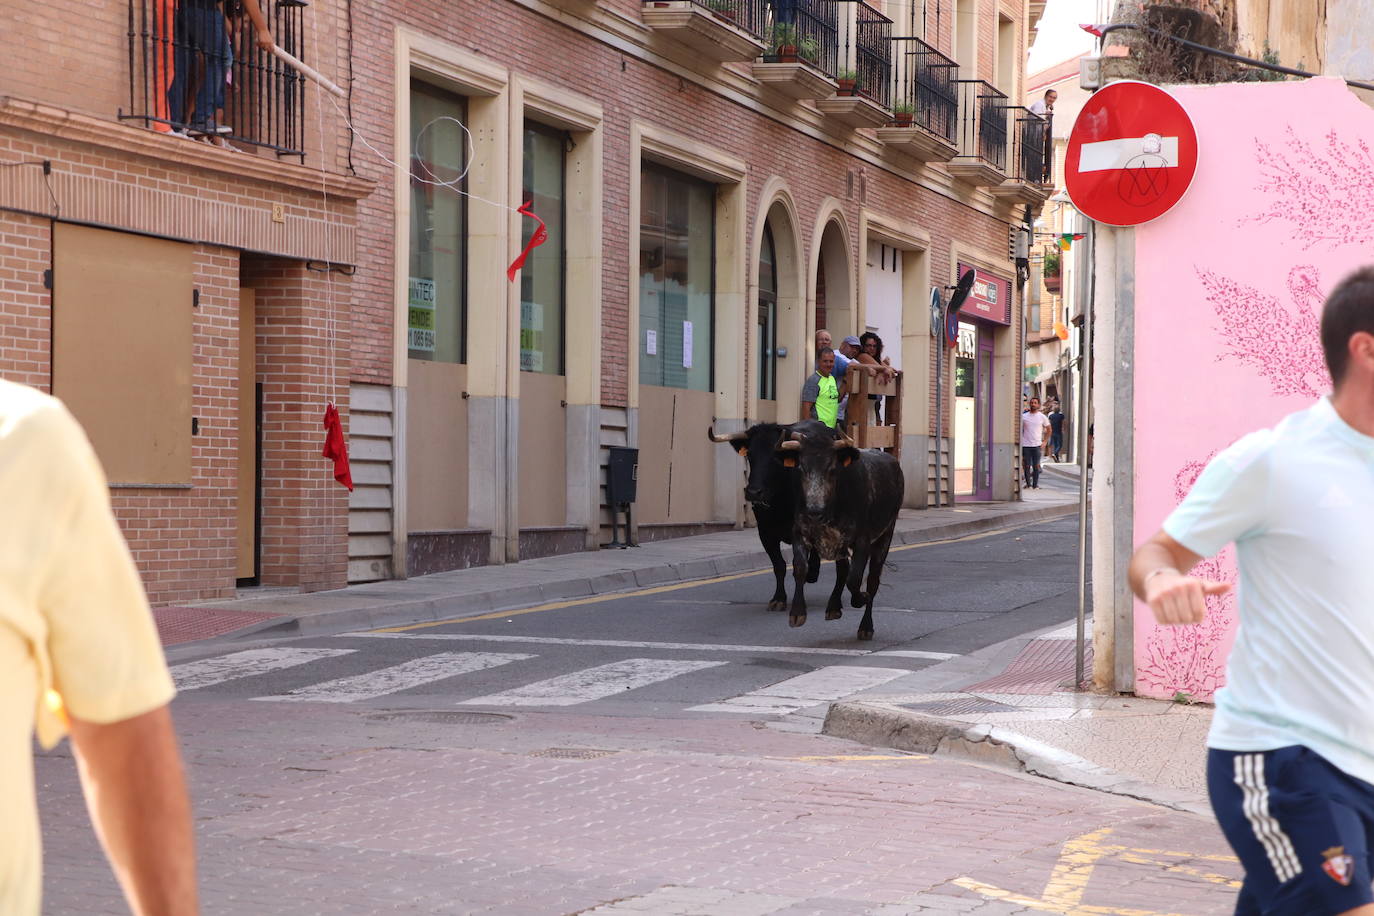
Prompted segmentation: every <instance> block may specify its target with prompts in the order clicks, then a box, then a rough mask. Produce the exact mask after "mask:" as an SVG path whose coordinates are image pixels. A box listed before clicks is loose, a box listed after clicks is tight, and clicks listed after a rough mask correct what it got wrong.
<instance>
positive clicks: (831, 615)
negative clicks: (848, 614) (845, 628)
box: [825, 608, 844, 620]
mask: <svg viewBox="0 0 1374 916" xmlns="http://www.w3.org/2000/svg"><path fill="white" fill-rule="evenodd" d="M843 616H844V611H842V610H840V609H839V608H826V609H825V619H826V620H839V619H840V618H841V617H843Z"/></svg>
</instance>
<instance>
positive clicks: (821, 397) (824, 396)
mask: <svg viewBox="0 0 1374 916" xmlns="http://www.w3.org/2000/svg"><path fill="white" fill-rule="evenodd" d="M834 372H835V351H834V350H832V349H830V348H829V347H823V348H822V349H821V352H820V357H819V358H818V359H817V360H816V371H815V372H813V373H811V377H810V378H808V379H807V380H806V384H804V385H802V406H801V409H802V419H804V420H805V419H810V420H820V421H821V422H822V423H824V424H825V425H826V426H829V427H830V428H831V429H834V428H835V424H836V423H837V422H839V416H840V388H839V386H838V385H837V384H835V375H834Z"/></svg>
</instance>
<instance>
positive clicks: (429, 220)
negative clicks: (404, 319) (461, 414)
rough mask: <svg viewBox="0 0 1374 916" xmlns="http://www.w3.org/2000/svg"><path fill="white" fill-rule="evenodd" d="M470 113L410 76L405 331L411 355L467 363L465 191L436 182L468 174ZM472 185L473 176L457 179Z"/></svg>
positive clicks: (452, 96) (458, 100) (455, 97)
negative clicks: (465, 128)
mask: <svg viewBox="0 0 1374 916" xmlns="http://www.w3.org/2000/svg"><path fill="white" fill-rule="evenodd" d="M466 114H467V111H466V105H465V103H464V100H463V97H462V96H459V95H455V94H453V93H451V92H445V91H444V90H442V89H438V88H435V87H433V86H430V85H428V84H426V83H422V82H420V81H418V80H415V81H412V82H411V84H410V273H409V280H410V282H409V284H408V286H409V294H408V304H409V315H410V317H409V323H408V331H407V335H406V336H407V341H406V346H407V347H408V349H409V352H410V358H411V359H425V360H432V361H434V362H443V363H463V362H467V206H466V203H465V201H466V198H465V197H463V195H461V194H457V193H455V192H454V191H453V189H452V188H446V187H436V186H435V184H434V183H436V182H452V181H455V180H457V179H458V178H459V176H461V175H462V174H463V168H464V165H465V163H466V161H467V154H468V140H467V136H466V134H465V133H464V131H463V128H462V127H461V126H460V124H462V123H466V122H465V118H466ZM455 122H458V123H455ZM466 186H467V182H466V180H464V181H462V182H461V183H460V184H458V185H457V187H459V188H466Z"/></svg>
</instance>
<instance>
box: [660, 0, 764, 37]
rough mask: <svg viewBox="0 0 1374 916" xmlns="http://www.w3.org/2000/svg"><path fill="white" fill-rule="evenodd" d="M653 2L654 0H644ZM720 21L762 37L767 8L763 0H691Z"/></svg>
mask: <svg viewBox="0 0 1374 916" xmlns="http://www.w3.org/2000/svg"><path fill="white" fill-rule="evenodd" d="M645 2H646V3H653V2H655V0H645ZM691 2H692V4H693V5H694V6H699V7H701V8H703V9H705V10H709V11H710V13H711V14H712V15H713V16H715V17H716V18H717V19H720V20H721V21H722V22H725V23H727V24H729V25H733V26H735V27H736V28H739V29H743V30H744V31H746V32H748V33H749V34H750V35H753V36H754V37H755V38H758V39H762V38H763V37H764V33H765V31H766V30H767V28H768V15H767V14H768V10H767V6H766V4H765V2H764V0H691Z"/></svg>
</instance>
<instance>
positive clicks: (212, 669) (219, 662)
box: [172, 648, 357, 690]
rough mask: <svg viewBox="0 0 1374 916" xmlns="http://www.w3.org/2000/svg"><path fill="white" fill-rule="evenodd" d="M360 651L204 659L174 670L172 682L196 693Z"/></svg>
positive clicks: (261, 652)
mask: <svg viewBox="0 0 1374 916" xmlns="http://www.w3.org/2000/svg"><path fill="white" fill-rule="evenodd" d="M356 651H357V650H356V649H282V648H278V649H246V650H244V651H243V652H234V653H231V654H229V655H221V656H219V657H218V658H202V659H201V660H200V661H196V662H186V663H184V664H180V665H173V666H172V680H174V681H175V682H176V685H177V689H178V690H195V689H197V688H199V687H209V686H211V685H214V684H222V683H224V682H225V681H232V680H236V679H238V678H241V677H252V676H253V675H255V674H266V673H267V672H269V671H280V670H281V669H283V668H294V667H295V666H297V665H304V664H306V663H307V662H314V661H319V660H320V659H322V658H334V657H335V656H338V655H348V654H350V653H352V652H356Z"/></svg>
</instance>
